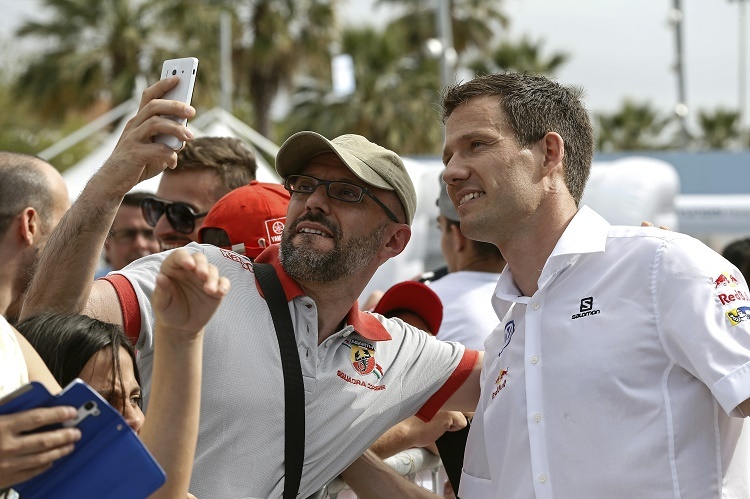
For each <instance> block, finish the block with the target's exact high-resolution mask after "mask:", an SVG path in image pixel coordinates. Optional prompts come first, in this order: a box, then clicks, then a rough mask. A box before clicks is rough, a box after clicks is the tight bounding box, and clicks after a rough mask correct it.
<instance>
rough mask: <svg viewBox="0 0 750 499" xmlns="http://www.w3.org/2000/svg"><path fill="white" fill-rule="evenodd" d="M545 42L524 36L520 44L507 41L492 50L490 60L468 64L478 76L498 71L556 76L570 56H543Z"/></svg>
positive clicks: (476, 60)
mask: <svg viewBox="0 0 750 499" xmlns="http://www.w3.org/2000/svg"><path fill="white" fill-rule="evenodd" d="M543 45H544V41H542V40H537V41H532V40H530V39H529V38H528V37H526V36H524V37H523V38H521V40H520V41H518V42H513V41H509V40H505V41H502V42H500V44H498V45H497V46H496V47H495V48H494V49H492V50H491V52H490V56H489V58H486V57H482V58H478V59H475V60H474V61H472V62H470V63H469V64H468V66H469V68H471V69H472V70H473V71H474V72H475V73H477V74H490V73H494V72H496V71H517V72H524V71H528V72H530V73H534V74H546V75H552V74H554V73H555V72H556V71H557V70H558V69H559V68H560V66H562V65H563V64H565V63H566V62H568V59H569V58H570V55H569V54H567V53H564V52H554V53H552V54H550V55H549V56H545V55H543V53H542V52H543Z"/></svg>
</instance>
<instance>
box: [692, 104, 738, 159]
mask: <svg viewBox="0 0 750 499" xmlns="http://www.w3.org/2000/svg"><path fill="white" fill-rule="evenodd" d="M698 125H699V126H700V129H701V137H700V144H701V146H702V147H705V148H708V149H727V148H728V147H729V146H730V145H731V143H732V142H735V141H739V139H740V113H739V111H732V110H729V109H724V108H717V109H715V110H714V111H713V112H711V111H707V110H700V111H698Z"/></svg>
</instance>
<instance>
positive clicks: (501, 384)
mask: <svg viewBox="0 0 750 499" xmlns="http://www.w3.org/2000/svg"><path fill="white" fill-rule="evenodd" d="M508 372H510V368H509V367H507V368H505V369H503V370H502V371H500V374H498V375H497V378H495V390H494V391H493V392H492V399H493V400H494V398H495V397H497V394H498V393H500V390H502V389H503V388H505V385H506V384H507V383H508Z"/></svg>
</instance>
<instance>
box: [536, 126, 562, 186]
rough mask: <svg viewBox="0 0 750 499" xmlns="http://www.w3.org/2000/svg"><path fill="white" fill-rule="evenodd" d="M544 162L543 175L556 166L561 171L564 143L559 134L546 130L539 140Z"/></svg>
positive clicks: (550, 171)
mask: <svg viewBox="0 0 750 499" xmlns="http://www.w3.org/2000/svg"><path fill="white" fill-rule="evenodd" d="M541 146H542V152H543V153H544V162H543V164H542V169H543V175H544V176H547V175H549V174H550V173H552V172H553V171H554V170H555V169H556V168H557V167H559V168H560V169H561V171H562V167H563V158H564V157H565V143H564V142H563V139H562V137H560V134H558V133H556V132H547V133H546V134H545V136H544V138H543V139H542V140H541Z"/></svg>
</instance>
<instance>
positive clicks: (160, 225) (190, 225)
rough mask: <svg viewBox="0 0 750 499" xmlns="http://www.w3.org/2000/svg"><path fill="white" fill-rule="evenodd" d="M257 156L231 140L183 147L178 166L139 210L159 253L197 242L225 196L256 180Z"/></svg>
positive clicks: (203, 141)
mask: <svg viewBox="0 0 750 499" xmlns="http://www.w3.org/2000/svg"><path fill="white" fill-rule="evenodd" d="M256 169H257V164H256V162H255V154H254V153H253V151H252V149H250V148H249V147H248V146H247V145H246V144H245V143H244V142H242V141H241V140H239V139H234V138H229V137H201V138H198V139H195V140H193V141H190V142H187V143H186V144H185V147H184V148H183V149H182V150H181V151H180V153H179V154H178V155H177V166H176V167H175V168H174V169H173V170H170V169H167V170H165V171H164V174H163V175H162V177H161V181H160V182H159V188H158V189H157V191H156V195H155V196H151V197H148V198H146V199H144V200H143V203H142V204H141V207H142V210H143V217H144V218H145V219H146V222H147V223H148V225H150V226H151V227H153V228H154V234H156V237H157V239H158V240H159V244H160V245H161V249H162V250H168V249H173V248H179V247H181V246H185V245H186V244H188V243H190V242H197V241H198V230H199V229H200V228H201V224H202V223H203V219H204V217H205V216H206V214H207V213H208V210H210V209H211V207H212V206H213V205H214V204H216V202H217V201H218V200H219V199H221V197H222V196H224V195H225V194H227V193H228V192H229V191H231V190H234V189H237V188H238V187H242V186H243V185H247V184H248V183H249V182H250V181H251V180H254V179H255V172H256Z"/></svg>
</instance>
